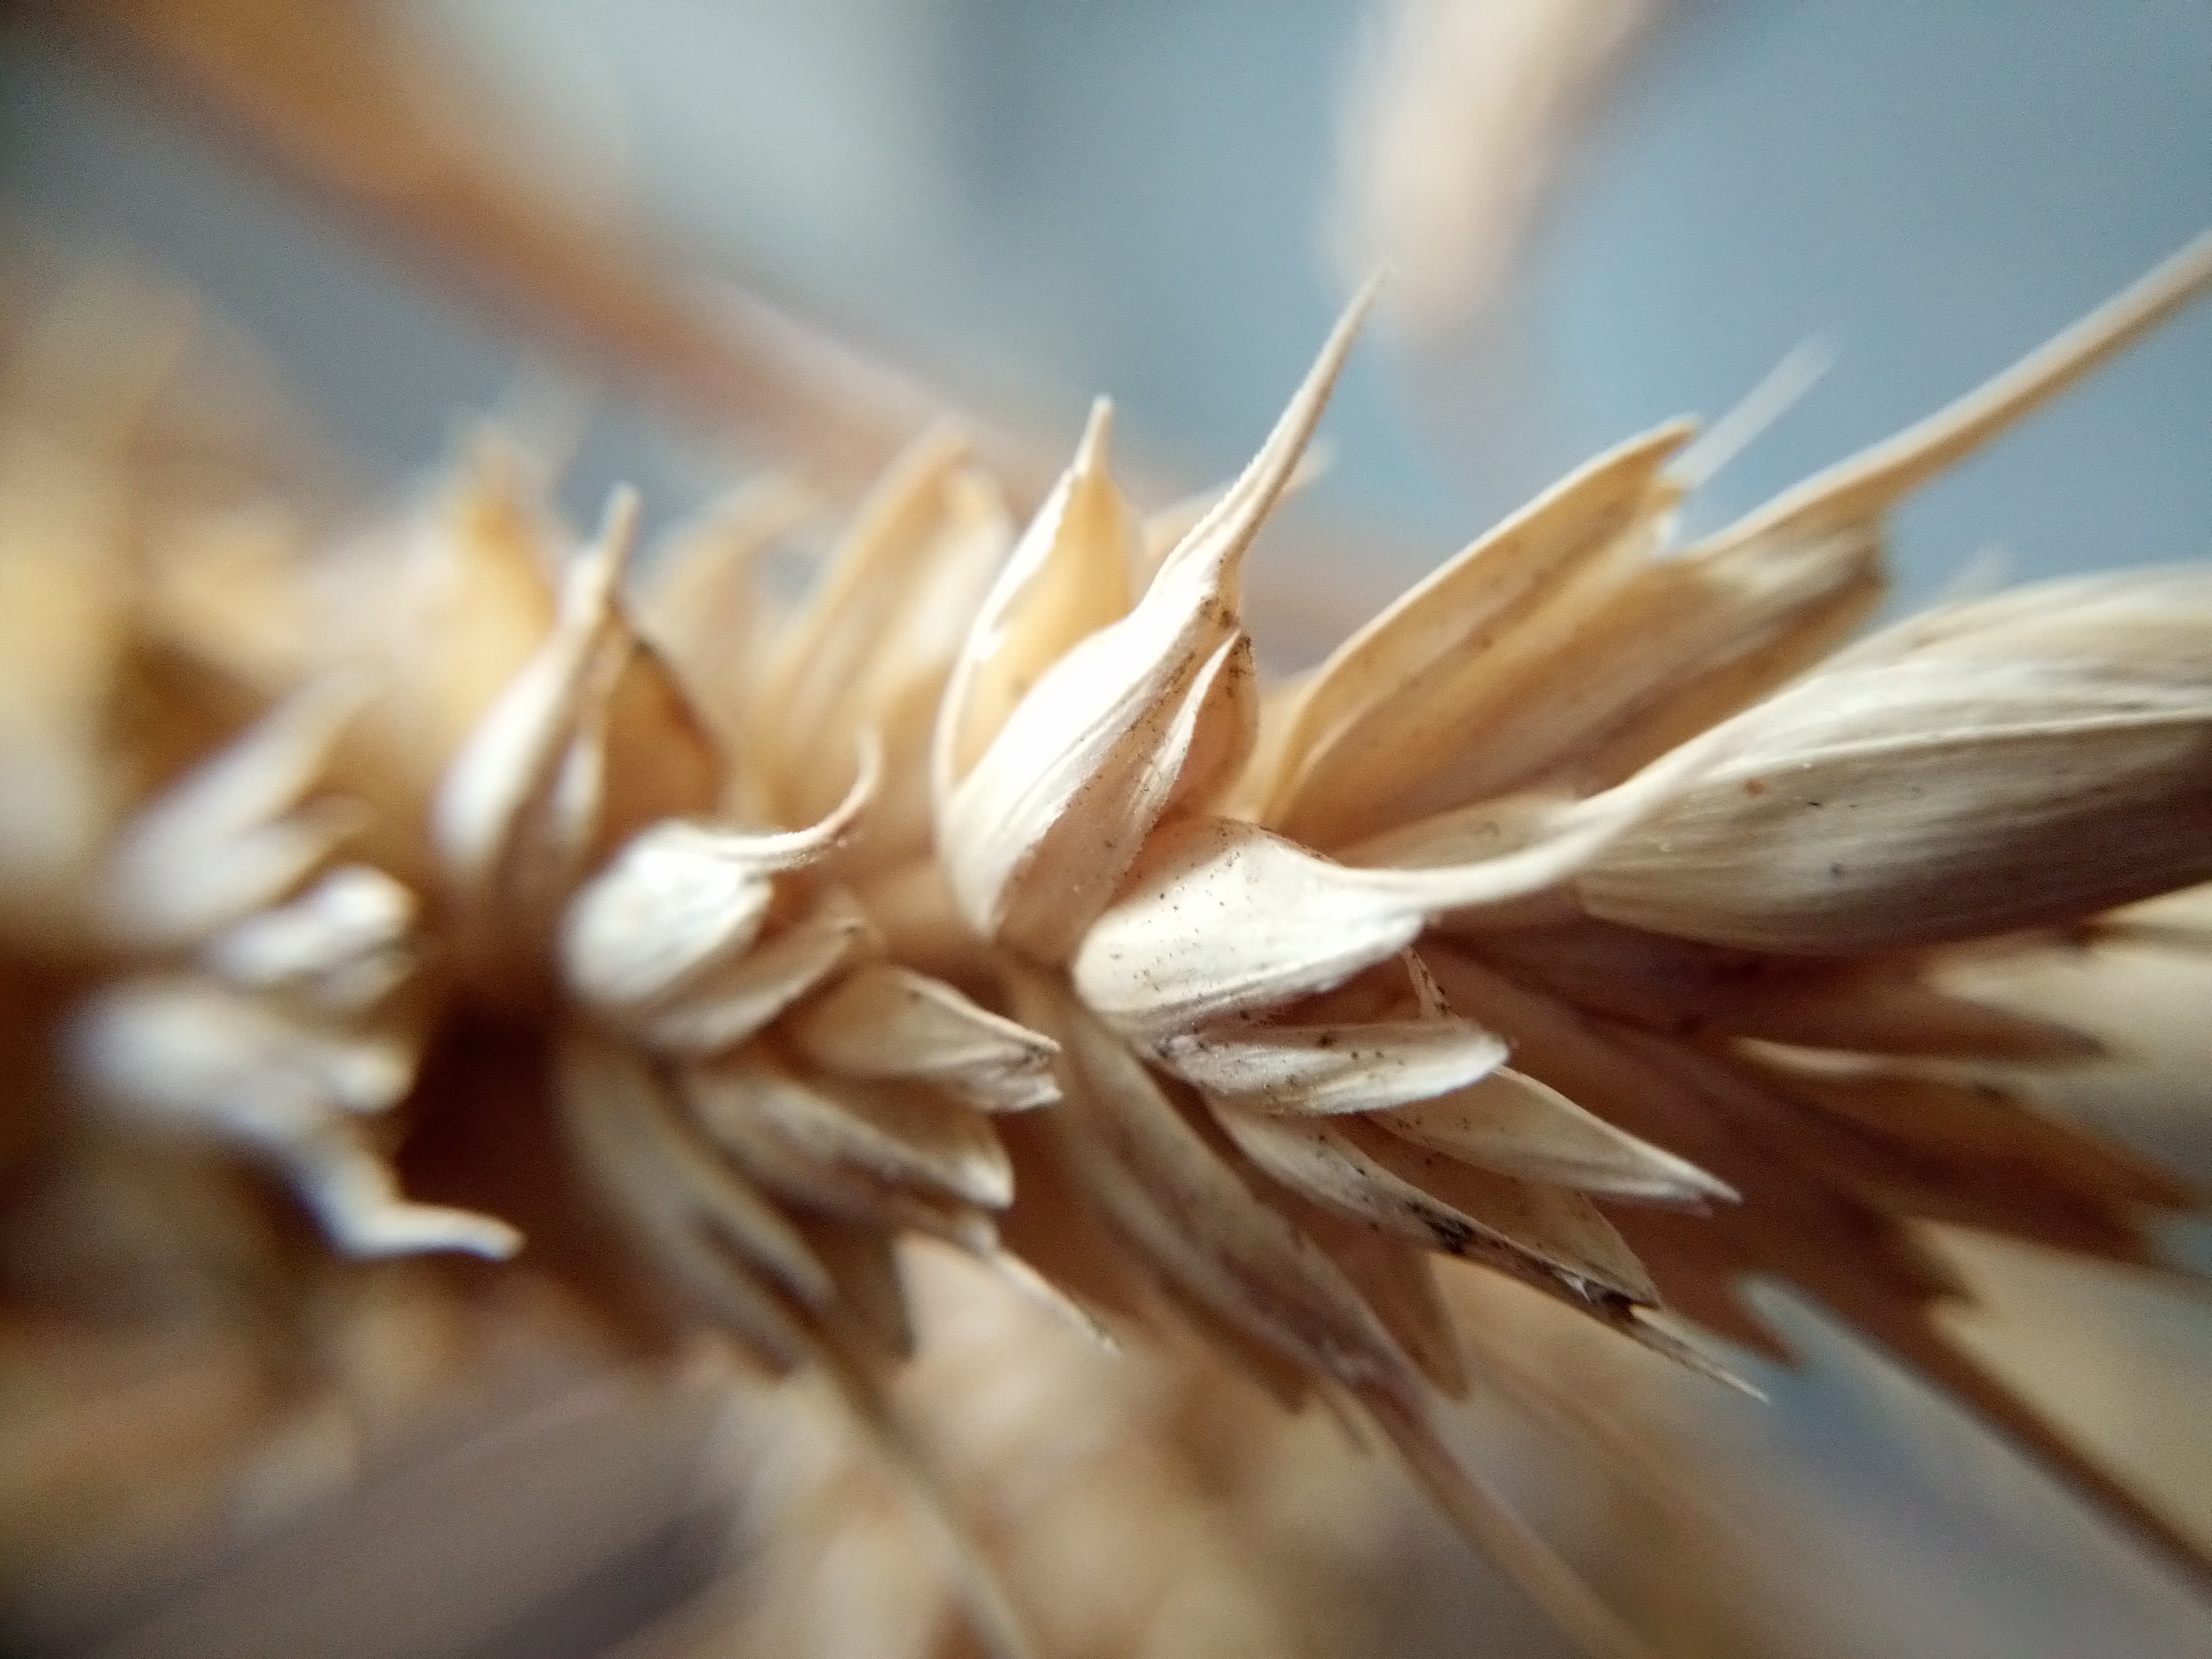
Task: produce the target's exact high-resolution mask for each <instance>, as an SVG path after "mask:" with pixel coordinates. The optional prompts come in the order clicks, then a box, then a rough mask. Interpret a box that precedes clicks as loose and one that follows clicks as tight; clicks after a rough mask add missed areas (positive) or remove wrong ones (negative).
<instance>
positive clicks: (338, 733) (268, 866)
mask: <svg viewBox="0 0 2212 1659" xmlns="http://www.w3.org/2000/svg"><path fill="white" fill-rule="evenodd" d="M370 695H371V692H370V687H369V686H368V684H367V683H365V682H364V681H363V680H361V679H360V678H359V677H356V676H353V675H350V674H341V675H334V676H331V677H326V678H324V679H321V680H318V681H315V682H314V683H310V684H309V685H308V686H307V687H306V688H304V689H303V690H300V691H298V692H296V693H294V694H293V696H290V697H289V698H288V699H286V700H285V701H284V702H280V703H279V704H277V707H276V708H275V709H272V710H271V711H270V713H268V714H266V715H263V716H262V718H261V719H260V720H259V721H257V722H256V723H255V724H254V725H253V726H252V727H251V728H249V729H248V730H247V731H246V732H245V734H244V735H242V736H240V737H238V739H237V740H235V741H233V742H232V743H231V745H230V746H229V747H226V748H225V749H223V750H221V751H220V752H219V753H217V754H216V755H215V756H214V758H213V760H208V761H207V762H205V763H204V764H202V765H201V766H199V767H198V768H197V769H196V770H194V771H193V772H190V773H188V774H187V775H186V777H185V778H184V779H182V780H181V782H179V783H177V784H175V785H172V786H171V787H170V788H169V789H168V791H165V792H164V793H163V794H162V795H161V796H159V797H157V798H156V799H155V800H154V802H153V803H152V804H150V805H149V806H147V807H146V808H144V809H143V810H142V811H140V812H139V813H138V814H137V816H136V817H133V818H132V819H131V820H130V823H127V824H126V825H125V826H124V831H123V833H122V835H121V836H120V837H118V841H117V843H116V846H115V848H114V850H113V851H112V852H111V854H110V855H109V857H108V861H107V869H106V872H105V880H103V881H102V882H101V883H100V884H99V894H98V899H97V903H98V905H99V913H100V915H101V917H102V918H103V920H104V922H105V931H108V932H109V933H110V934H111V936H112V937H113V938H115V939H116V940H117V941H118V942H119V943H124V944H130V945H131V946H134V947H136V948H138V949H141V950H174V949H175V948H177V947H178V946H180V945H186V944H194V943H197V942H199V941H200V940H201V939H204V938H207V936H209V935H210V934H212V933H213V932H214V931H216V930H217V929H219V928H220V927H222V926H223V925H226V924H227V923H231V922H234V921H237V920H238V919H240V918H243V917H245V916H247V915H249V914H251V913H252V912H256V911H258V910H261V909H263V908H264V907H266V906H270V905H271V904H274V903H275V902H276V901H277V900H278V899H282V898H283V897H284V896H285V895H286V894H287V893H289V892H290V891H291V890H292V889H293V888H294V887H296V886H298V885H299V883H300V882H302V881H303V880H305V879H306V878H307V877H308V875H309V874H311V873H313V871H314V870H315V868H316V867H317V866H319V865H321V863H322V862H323V861H324V860H325V859H327V858H328V857H329V856H330V855H331V854H332V853H333V852H334V851H335V850H336V849H337V848H338V846H339V845H340V843H341V842H343V841H344V840H345V839H346V836H348V835H349V834H350V833H352V832H353V830H354V829H356V828H358V826H359V821H360V810H359V808H356V807H347V806H346V805H345V804H343V803H340V802H337V801H324V802H322V803H321V804H319V805H318V804H314V803H308V801H307V797H308V794H309V793H310V791H313V790H314V789H315V787H316V785H318V784H319V783H321V781H322V779H323V777H324V774H325V772H326V771H327V768H328V766H329V765H330V762H331V758H332V756H333V755H334V753H336V751H337V747H338V744H339V741H340V738H341V737H342V736H343V735H344V734H345V732H346V728H347V727H348V726H349V725H351V724H352V723H353V721H354V720H355V719H356V718H357V717H358V716H359V715H360V713H361V711H362V709H364V707H365V705H366V703H367V702H368V699H369V696H370Z"/></svg>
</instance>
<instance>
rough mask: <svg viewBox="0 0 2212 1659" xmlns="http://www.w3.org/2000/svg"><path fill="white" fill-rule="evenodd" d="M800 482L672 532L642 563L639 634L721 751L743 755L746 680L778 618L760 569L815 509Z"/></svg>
mask: <svg viewBox="0 0 2212 1659" xmlns="http://www.w3.org/2000/svg"><path fill="white" fill-rule="evenodd" d="M820 506H821V503H820V501H819V500H818V499H817V497H816V496H815V494H814V493H813V492H812V491H810V490H809V489H807V488H806V486H804V485H803V484H801V483H799V482H798V480H795V479H791V478H788V477H782V476H778V475H774V474H772V475H770V476H769V477H767V478H766V479H762V480H757V481H755V482H753V483H749V484H747V485H744V486H741V487H740V488H738V489H735V490H734V491H731V492H730V493H728V494H727V495H725V496H723V497H722V498H721V499H718V500H716V501H714V502H713V503H711V504H709V505H708V506H707V507H706V508H705V509H704V510H703V511H702V512H700V513H699V514H698V515H697V516H696V518H692V519H690V521H688V522H686V523H684V524H679V525H677V526H676V527H675V528H674V529H672V530H671V531H669V532H668V533H667V534H666V535H665V536H664V537H662V539H661V543H660V545H659V546H658V547H657V548H655V549H654V550H652V554H651V556H648V557H647V558H646V559H645V561H644V562H643V563H644V565H645V579H644V581H643V582H641V583H640V585H639V592H638V594H637V598H636V601H635V609H636V616H637V625H638V632H639V633H640V634H641V635H643V636H644V638H645V640H646V642H647V643H648V644H650V645H652V646H653V647H654V648H655V649H657V650H658V651H659V652H660V653H661V654H662V655H663V656H664V658H666V659H667V661H668V664H669V666H670V668H671V670H672V671H674V672H675V674H676V677H677V679H678V680H679V681H680V682H681V683H682V684H683V690H684V691H685V692H686V693H687V694H688V695H689V696H690V699H691V702H693V704H694V705H695V706H696V708H697V709H698V710H699V712H700V714H701V715H702V717H703V718H704V719H705V720H706V721H707V722H708V724H709V727H710V728H711V729H712V730H713V731H714V733H715V735H716V737H717V738H718V739H720V740H721V743H722V744H723V746H724V747H725V749H726V750H728V749H742V748H743V747H744V746H745V743H746V740H747V737H748V736H749V733H748V732H747V728H746V721H747V710H748V709H749V708H750V706H751V702H752V696H753V682H754V680H755V679H756V678H757V677H758V676H759V675H760V671H761V669H762V667H763V665H764V664H765V661H766V657H767V653H768V649H769V643H770V641H771V640H772V639H773V638H774V635H775V633H776V631H777V629H776V625H777V623H778V622H779V620H781V619H780V618H779V617H778V616H777V615H776V614H775V607H774V603H773V601H772V600H771V598H770V596H769V595H768V594H767V593H766V592H765V591H764V590H763V588H762V585H761V581H760V563H761V561H762V560H763V559H764V558H766V556H767V555H768V553H769V552H770V551H771V550H772V549H773V548H774V547H775V546H776V545H777V544H778V543H779V542H781V541H782V540H783V539H784V538H785V537H787V536H789V535H791V533H792V532H793V531H797V530H798V529H799V528H800V527H801V526H802V525H804V524H805V523H806V522H807V521H808V520H809V519H810V518H813V517H814V516H815V514H816V513H817V512H818V511H819V510H820Z"/></svg>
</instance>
